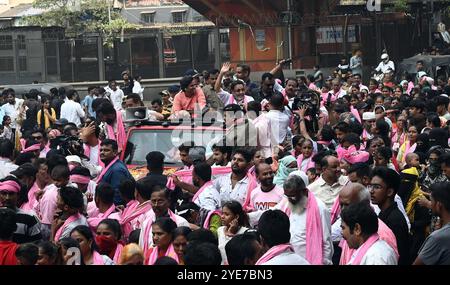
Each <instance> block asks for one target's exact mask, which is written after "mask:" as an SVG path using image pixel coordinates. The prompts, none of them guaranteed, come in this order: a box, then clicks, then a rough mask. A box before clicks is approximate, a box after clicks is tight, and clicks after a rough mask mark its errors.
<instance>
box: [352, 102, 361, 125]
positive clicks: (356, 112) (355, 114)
mask: <svg viewBox="0 0 450 285" xmlns="http://www.w3.org/2000/svg"><path fill="white" fill-rule="evenodd" d="M350 112H351V113H352V114H353V116H354V117H355V118H356V119H357V120H358V122H359V123H361V116H360V115H359V112H358V110H356V109H355V108H354V107H353V106H350Z"/></svg>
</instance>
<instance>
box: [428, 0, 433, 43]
mask: <svg viewBox="0 0 450 285" xmlns="http://www.w3.org/2000/svg"><path fill="white" fill-rule="evenodd" d="M430 19H431V21H429V22H428V46H432V45H433V37H432V36H431V34H432V33H433V26H434V0H430Z"/></svg>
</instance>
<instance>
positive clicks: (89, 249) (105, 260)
mask: <svg viewBox="0 0 450 285" xmlns="http://www.w3.org/2000/svg"><path fill="white" fill-rule="evenodd" d="M70 237H71V238H73V239H74V240H76V241H78V243H79V244H80V250H81V256H82V257H83V261H84V264H85V265H114V261H112V260H111V258H109V257H108V256H106V255H101V254H100V253H99V252H98V247H97V244H96V243H95V239H94V235H93V234H92V231H91V230H90V229H89V227H88V226H77V227H75V228H74V229H73V230H72V232H71V233H70Z"/></svg>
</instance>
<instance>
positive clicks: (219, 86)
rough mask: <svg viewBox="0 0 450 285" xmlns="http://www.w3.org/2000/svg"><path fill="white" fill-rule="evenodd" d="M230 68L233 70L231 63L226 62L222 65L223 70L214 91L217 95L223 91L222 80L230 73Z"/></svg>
mask: <svg viewBox="0 0 450 285" xmlns="http://www.w3.org/2000/svg"><path fill="white" fill-rule="evenodd" d="M230 68H231V63H229V62H225V63H224V64H223V65H222V68H221V69H220V72H219V76H218V77H217V80H216V83H215V84H214V91H216V92H217V93H219V92H220V89H222V79H223V76H224V75H225V74H226V73H227V72H228V71H230Z"/></svg>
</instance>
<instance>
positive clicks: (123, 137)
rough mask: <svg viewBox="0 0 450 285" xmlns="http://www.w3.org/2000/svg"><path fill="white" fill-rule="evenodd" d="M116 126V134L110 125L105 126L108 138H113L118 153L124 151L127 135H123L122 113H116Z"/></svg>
mask: <svg viewBox="0 0 450 285" xmlns="http://www.w3.org/2000/svg"><path fill="white" fill-rule="evenodd" d="M116 114H117V116H116V118H117V119H116V124H117V134H116V133H115V132H114V127H113V126H111V125H110V124H106V130H107V132H108V137H109V138H115V139H116V141H117V145H118V146H119V152H120V151H121V150H124V149H125V147H126V142H127V135H126V133H125V127H124V126H123V118H122V113H121V112H120V111H116Z"/></svg>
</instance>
